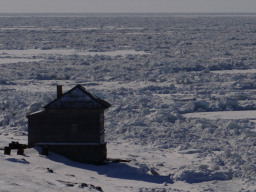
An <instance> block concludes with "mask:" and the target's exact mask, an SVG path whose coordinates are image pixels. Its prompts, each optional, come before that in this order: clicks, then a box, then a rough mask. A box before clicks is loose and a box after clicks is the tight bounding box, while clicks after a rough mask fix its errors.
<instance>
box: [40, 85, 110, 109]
mask: <svg viewBox="0 0 256 192" xmlns="http://www.w3.org/2000/svg"><path fill="white" fill-rule="evenodd" d="M110 106H111V105H110V104H109V103H108V102H106V101H104V100H103V99H101V98H99V97H97V96H94V95H92V94H91V93H89V92H88V91H86V90H85V88H84V87H83V86H81V85H76V86H75V87H74V88H72V89H71V90H69V91H68V92H66V93H64V94H62V95H61V97H59V98H57V99H55V100H53V101H52V102H50V103H49V104H47V105H46V106H44V108H45V109H46V110H47V109H65V108H67V109H72V108H73V109H107V108H109V107H110Z"/></svg>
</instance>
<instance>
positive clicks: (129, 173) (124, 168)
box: [48, 152, 173, 184]
mask: <svg viewBox="0 0 256 192" xmlns="http://www.w3.org/2000/svg"><path fill="white" fill-rule="evenodd" d="M48 158H49V159H50V160H52V161H55V162H59V163H62V164H65V165H67V166H70V167H75V168H79V169H84V170H89V171H94V172H97V173H98V174H100V175H105V176H107V177H111V178H116V179H124V180H135V181H143V182H149V183H155V184H162V183H173V181H172V179H171V178H170V176H161V175H152V174H149V173H148V168H147V167H133V166H130V165H129V163H124V162H119V163H115V162H108V161H107V162H106V164H102V165H93V164H86V163H79V162H75V161H72V160H69V159H67V158H65V157H63V156H61V155H58V154H55V153H51V152H50V154H49V156H48Z"/></svg>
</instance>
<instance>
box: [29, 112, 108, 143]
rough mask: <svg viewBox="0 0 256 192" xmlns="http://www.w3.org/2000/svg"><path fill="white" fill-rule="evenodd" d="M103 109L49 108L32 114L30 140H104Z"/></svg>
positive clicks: (95, 141) (37, 141)
mask: <svg viewBox="0 0 256 192" xmlns="http://www.w3.org/2000/svg"><path fill="white" fill-rule="evenodd" d="M102 116H104V111H103V110H92V109H90V110H85V109H80V110H49V111H43V112H41V113H37V114H35V115H31V116H29V117H28V119H29V127H28V134H29V141H28V144H29V145H30V146H31V145H33V144H35V143H40V142H83V143H84V142H88V143H91V142H93V143H102V142H104V119H102Z"/></svg>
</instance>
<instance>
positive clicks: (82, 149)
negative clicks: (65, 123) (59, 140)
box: [47, 143, 107, 163]
mask: <svg viewBox="0 0 256 192" xmlns="http://www.w3.org/2000/svg"><path fill="white" fill-rule="evenodd" d="M47 147H48V150H49V151H52V152H55V153H58V154H60V155H63V156H65V157H67V158H69V159H71V160H73V161H78V162H81V163H102V162H103V161H104V160H106V159H107V147H106V143H105V144H98V145H48V146H47Z"/></svg>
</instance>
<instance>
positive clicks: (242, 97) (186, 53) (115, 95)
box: [0, 13, 256, 192]
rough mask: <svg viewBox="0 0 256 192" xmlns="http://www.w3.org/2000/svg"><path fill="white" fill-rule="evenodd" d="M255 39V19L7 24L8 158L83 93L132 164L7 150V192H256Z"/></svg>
mask: <svg viewBox="0 0 256 192" xmlns="http://www.w3.org/2000/svg"><path fill="white" fill-rule="evenodd" d="M255 34H256V14H225V13H222V14H149V13H148V14H128V13H127V14H0V149H3V148H4V146H6V145H7V144H8V143H10V142H11V141H19V142H21V143H27V119H26V115H27V114H29V113H32V112H35V111H37V110H41V109H42V107H43V106H45V105H46V104H47V103H49V102H50V101H52V100H53V99H55V98H56V85H57V84H61V85H63V89H64V92H65V91H68V90H69V89H71V88H73V87H74V86H75V85H77V84H81V85H82V86H84V87H85V88H86V89H87V90H88V91H89V92H92V93H93V94H95V95H97V96H99V97H101V98H103V99H105V100H106V101H108V102H109V103H111V104H112V107H111V108H110V109H109V110H108V111H106V113H105V130H106V141H107V142H108V157H109V158H121V159H128V160H131V161H130V162H123V163H118V164H116V163H111V162H108V165H104V166H95V165H87V164H80V163H76V162H72V161H70V160H68V159H66V158H64V157H61V156H59V155H57V154H54V153H50V155H49V156H48V157H45V156H42V155H39V154H38V149H37V148H35V149H27V150H25V155H24V156H19V155H16V151H13V152H12V154H11V155H10V156H7V155H4V154H3V150H0V164H1V166H0V191H8V192H14V191H17V192H23V191H24V192H27V191H40V192H41V191H47V192H48V191H53V192H54V191H100V189H101V190H102V191H106V192H115V191H123V192H125V191H127V192H129V191H131V192H133V191H139V192H150V191H152V192H153V191H154V192H156V191H159V192H169V191H180V192H183V191H228V192H229V191H235V192H236V191H255V190H256V187H255V186H256V165H255V162H256V154H255V146H256V129H255V127H256V124H255V123H256V121H255V120H256V112H255V111H256V96H255V95H256V83H255V81H256V63H255V61H256V54H255V53H256V40H255ZM49 170H50V171H49Z"/></svg>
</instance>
